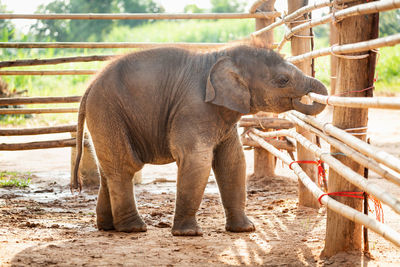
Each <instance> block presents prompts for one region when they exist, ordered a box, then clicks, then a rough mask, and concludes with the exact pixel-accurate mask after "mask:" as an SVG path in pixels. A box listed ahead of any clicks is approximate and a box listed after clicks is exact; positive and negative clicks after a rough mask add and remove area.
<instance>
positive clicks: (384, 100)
mask: <svg viewBox="0 0 400 267" xmlns="http://www.w3.org/2000/svg"><path fill="white" fill-rule="evenodd" d="M308 96H309V97H310V99H311V100H313V101H315V102H318V103H322V104H328V105H332V106H339V107H348V108H382V109H400V97H341V96H325V95H319V94H316V93H309V94H308Z"/></svg>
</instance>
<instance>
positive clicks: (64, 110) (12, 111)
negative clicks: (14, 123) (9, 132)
mask: <svg viewBox="0 0 400 267" xmlns="http://www.w3.org/2000/svg"><path fill="white" fill-rule="evenodd" d="M75 112H78V108H5V109H0V115H5V114H42V113H75Z"/></svg>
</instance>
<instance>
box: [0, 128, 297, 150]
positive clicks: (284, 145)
mask: <svg viewBox="0 0 400 267" xmlns="http://www.w3.org/2000/svg"><path fill="white" fill-rule="evenodd" d="M0 133H1V132H0ZM240 140H241V141H242V145H244V146H251V147H261V146H260V144H258V143H257V142H255V141H253V140H252V139H251V138H247V137H245V136H242V137H241V138H240ZM265 141H266V142H268V143H270V144H271V145H273V146H274V147H276V148H277V149H285V150H287V151H290V152H292V151H295V150H296V147H295V146H294V145H293V144H291V143H289V142H287V141H282V140H276V139H269V140H265Z"/></svg>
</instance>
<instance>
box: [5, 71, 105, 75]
mask: <svg viewBox="0 0 400 267" xmlns="http://www.w3.org/2000/svg"><path fill="white" fill-rule="evenodd" d="M96 73H97V70H0V75H3V76H7V75H10V76H16V75H93V74H96Z"/></svg>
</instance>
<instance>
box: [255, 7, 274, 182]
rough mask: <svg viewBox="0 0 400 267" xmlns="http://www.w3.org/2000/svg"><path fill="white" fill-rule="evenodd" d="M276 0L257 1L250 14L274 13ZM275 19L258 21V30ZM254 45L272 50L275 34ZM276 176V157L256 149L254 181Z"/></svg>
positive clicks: (256, 41) (271, 32)
mask: <svg viewBox="0 0 400 267" xmlns="http://www.w3.org/2000/svg"><path fill="white" fill-rule="evenodd" d="M274 5H275V0H264V1H257V2H256V3H255V4H254V5H253V6H252V7H251V9H250V12H252V13H255V12H268V11H274ZM273 22H274V19H256V30H260V29H262V28H264V27H266V26H268V25H270V24H271V23H273ZM253 42H254V44H255V45H256V46H258V47H264V48H272V44H273V42H274V32H273V31H268V32H265V33H263V34H262V36H261V37H258V38H257V40H253ZM263 116H268V117H270V116H272V114H270V113H266V112H263V113H259V114H257V115H256V117H263ZM274 175H275V157H274V155H272V154H271V153H269V152H267V151H265V150H264V149H263V148H254V174H253V175H252V179H259V178H261V177H272V176H274Z"/></svg>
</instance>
